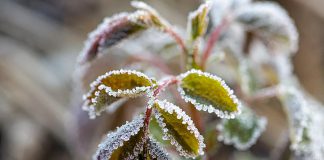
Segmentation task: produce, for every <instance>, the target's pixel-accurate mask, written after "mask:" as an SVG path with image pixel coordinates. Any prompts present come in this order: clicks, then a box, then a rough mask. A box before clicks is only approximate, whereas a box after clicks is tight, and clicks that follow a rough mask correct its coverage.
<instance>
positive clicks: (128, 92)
mask: <svg viewBox="0 0 324 160" xmlns="http://www.w3.org/2000/svg"><path fill="white" fill-rule="evenodd" d="M120 74H128V75H131V74H133V75H136V76H138V77H142V78H144V79H148V80H150V81H151V79H150V78H149V77H147V76H146V75H145V74H143V73H141V72H138V71H135V70H123V69H121V70H114V71H110V72H107V73H106V74H104V75H101V76H99V77H98V78H97V79H96V80H95V81H94V82H92V83H91V85H90V86H91V88H93V87H96V86H98V89H99V90H104V91H105V92H106V93H107V94H108V95H109V96H113V97H137V96H139V95H141V94H143V93H145V92H146V91H148V90H149V89H150V88H151V86H142V87H134V88H133V89H125V90H121V89H118V90H113V89H112V88H111V87H110V86H106V85H105V84H103V82H102V81H103V80H104V79H106V78H107V77H109V76H110V75H120ZM151 83H152V81H151ZM93 101H96V100H95V99H94V100H93Z"/></svg>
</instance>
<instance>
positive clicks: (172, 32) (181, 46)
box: [165, 27, 188, 56]
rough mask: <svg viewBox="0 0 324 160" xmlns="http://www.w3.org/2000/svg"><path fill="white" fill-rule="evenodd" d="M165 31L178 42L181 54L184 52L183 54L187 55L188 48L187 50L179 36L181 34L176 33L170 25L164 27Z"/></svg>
mask: <svg viewBox="0 0 324 160" xmlns="http://www.w3.org/2000/svg"><path fill="white" fill-rule="evenodd" d="M165 32H166V33H168V34H169V35H170V36H171V37H173V38H174V40H175V41H176V42H177V43H178V45H179V46H180V48H181V50H182V52H183V54H184V55H185V56H187V55H188V50H187V48H186V45H185V43H184V41H183V39H182V38H181V36H180V35H179V34H178V33H176V32H175V31H174V30H173V29H172V28H171V27H169V28H167V29H165Z"/></svg>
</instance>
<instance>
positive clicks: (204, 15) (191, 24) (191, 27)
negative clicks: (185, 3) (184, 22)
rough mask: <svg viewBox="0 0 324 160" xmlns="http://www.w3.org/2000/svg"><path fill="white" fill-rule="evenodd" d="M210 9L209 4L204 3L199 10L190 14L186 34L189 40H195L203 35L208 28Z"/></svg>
mask: <svg viewBox="0 0 324 160" xmlns="http://www.w3.org/2000/svg"><path fill="white" fill-rule="evenodd" d="M210 8H211V2H210V1H208V2H205V3H203V4H202V5H200V6H199V8H198V9H197V10H196V11H194V12H191V13H190V14H189V16H188V26H187V27H188V33H189V35H190V39H192V40H196V39H197V38H198V37H201V36H203V35H204V34H205V32H206V29H207V27H208V21H209V20H208V12H209V10H210Z"/></svg>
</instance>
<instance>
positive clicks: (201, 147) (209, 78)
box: [77, 0, 324, 160]
mask: <svg viewBox="0 0 324 160" xmlns="http://www.w3.org/2000/svg"><path fill="white" fill-rule="evenodd" d="M131 5H132V6H133V7H135V8H136V10H135V11H134V12H127V13H126V12H124V13H120V14H117V15H114V16H112V17H110V18H106V19H105V20H104V21H103V23H102V24H100V25H99V26H98V27H97V29H95V30H94V31H93V32H91V33H90V34H89V38H88V40H87V41H86V42H85V47H84V49H83V50H82V52H81V54H80V56H79V66H80V68H81V69H80V70H79V71H78V72H77V73H78V75H79V77H81V78H83V79H87V76H88V75H92V74H94V73H96V70H99V69H101V71H102V68H101V67H98V66H100V65H99V64H98V66H97V67H95V66H96V65H97V63H102V61H101V60H105V61H104V63H115V62H114V60H109V58H107V55H112V54H116V53H117V55H118V56H121V55H122V54H124V53H125V56H123V57H122V59H127V60H126V61H125V63H122V64H118V65H117V66H118V67H115V69H113V70H105V72H106V73H104V74H102V75H100V76H98V77H97V78H96V79H95V80H94V81H93V82H92V83H91V84H90V88H89V89H88V91H87V93H85V94H84V96H83V101H84V102H83V107H82V108H83V109H84V110H85V111H87V112H88V114H89V116H90V118H96V117H97V116H99V115H100V114H101V113H102V112H104V111H107V110H108V111H110V112H113V111H115V110H116V108H118V107H120V106H121V105H122V104H123V103H124V102H126V101H128V100H130V99H139V98H141V97H145V98H144V99H145V100H146V106H143V107H142V109H141V110H140V111H139V113H138V112H137V113H136V115H134V117H136V118H134V119H133V120H132V121H131V122H126V124H124V125H122V126H121V127H119V128H117V129H116V130H115V131H112V132H110V133H109V134H108V135H107V136H106V137H105V138H104V139H103V140H102V142H101V143H100V144H99V146H98V149H97V151H96V153H95V154H94V155H93V159H94V160H102V159H105V160H106V159H172V158H173V157H174V152H173V151H174V150H176V151H177V152H178V153H179V155H180V156H183V157H185V158H197V159H214V158H215V155H217V154H216V153H217V150H218V148H219V147H215V145H217V146H220V145H221V144H220V143H217V142H218V141H219V142H224V144H225V145H233V146H234V147H235V148H236V149H238V150H247V149H249V147H251V146H252V145H253V144H255V143H256V142H257V140H258V138H259V137H260V136H261V135H262V133H263V131H265V130H266V124H267V119H266V117H264V116H259V115H256V112H254V111H253V109H252V108H250V107H249V106H253V102H254V101H255V100H260V99H261V100H263V99H267V98H270V97H277V98H278V99H279V100H280V101H281V102H282V104H283V106H284V109H285V111H286V113H287V117H288V121H289V127H290V141H291V143H290V144H291V147H290V148H291V150H292V151H293V152H292V153H293V154H292V157H295V158H303V159H307V157H308V158H311V159H318V158H319V157H323V150H324V149H323V145H318V144H319V143H321V142H322V141H321V142H317V141H316V138H315V137H314V136H315V135H314V133H313V132H314V125H320V123H319V121H320V120H321V119H322V118H321V115H323V112H318V113H316V115H317V116H315V117H311V116H310V114H311V113H310V111H309V110H307V108H306V106H307V105H314V107H315V104H316V107H318V106H320V105H321V104H319V103H317V102H316V101H315V102H316V103H315V102H313V101H310V100H308V99H311V98H305V96H304V95H306V93H303V91H302V89H301V88H300V86H299V84H298V81H297V80H296V78H295V77H294V75H293V74H292V71H291V70H292V66H291V62H290V58H291V56H292V55H293V53H295V52H296V51H297V46H298V33H297V30H296V28H295V25H294V23H293V21H292V20H291V19H290V17H289V16H288V14H287V12H286V11H285V10H284V9H283V8H281V7H280V6H279V5H278V4H276V3H273V2H252V1H250V0H226V1H225V0H214V1H206V2H204V3H203V4H201V5H200V6H199V7H198V9H197V10H195V11H193V12H191V13H190V14H189V16H188V24H187V29H186V30H185V31H184V29H182V28H181V27H177V28H176V27H174V26H172V25H171V24H170V23H169V22H168V21H167V20H166V19H165V18H163V17H162V16H161V15H160V14H159V13H158V12H157V11H156V10H155V9H153V8H152V7H150V6H149V5H147V4H145V3H144V2H140V1H133V2H131ZM184 32H187V36H184V35H183V34H182V33H184ZM115 56H116V55H115ZM110 58H111V57H110ZM265 66H266V67H265ZM120 68H122V69H120ZM267 72H271V74H272V76H271V77H269V76H267V75H269V74H268V73H267ZM221 77H222V78H221ZM291 82H294V83H291ZM81 83H84V82H83V81H81ZM86 85H88V84H86ZM174 87H177V90H174ZM234 92H235V93H236V95H235V94H234ZM165 93H167V94H165ZM128 107H129V106H128ZM124 109H125V110H127V109H128V108H124ZM199 111H202V112H199ZM187 112H189V114H187ZM202 115H203V116H202ZM205 126H212V127H208V128H207V127H205ZM310 126H312V127H310ZM317 127H319V128H320V129H322V128H323V127H320V126H317ZM322 130H323V129H322ZM321 133H323V131H321ZM203 135H204V136H205V135H206V137H205V138H204V136H203ZM320 136H321V137H320V138H319V139H320V140H323V139H324V138H323V136H324V135H320ZM213 137H217V138H216V139H215V138H213ZM161 143H163V146H162V145H161ZM170 146H174V147H170Z"/></svg>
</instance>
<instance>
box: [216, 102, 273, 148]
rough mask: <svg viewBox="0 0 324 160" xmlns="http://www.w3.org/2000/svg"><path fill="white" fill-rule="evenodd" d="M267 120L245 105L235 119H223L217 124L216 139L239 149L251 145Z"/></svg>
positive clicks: (263, 128)
mask: <svg viewBox="0 0 324 160" xmlns="http://www.w3.org/2000/svg"><path fill="white" fill-rule="evenodd" d="M266 124H267V120H266V118H265V117H259V116H257V115H255V113H254V112H253V111H252V110H250V109H249V108H247V107H245V106H244V107H242V113H241V114H240V115H238V116H237V117H236V118H235V119H223V120H222V122H221V123H220V124H218V125H217V129H218V131H219V135H218V140H219V141H223V142H224V143H225V144H229V145H230V144H232V145H234V146H235V147H236V148H237V149H239V150H246V149H248V148H249V147H251V146H252V145H253V144H254V143H255V142H256V141H257V139H258V138H259V137H260V135H261V133H262V132H263V131H264V130H265V127H266Z"/></svg>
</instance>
